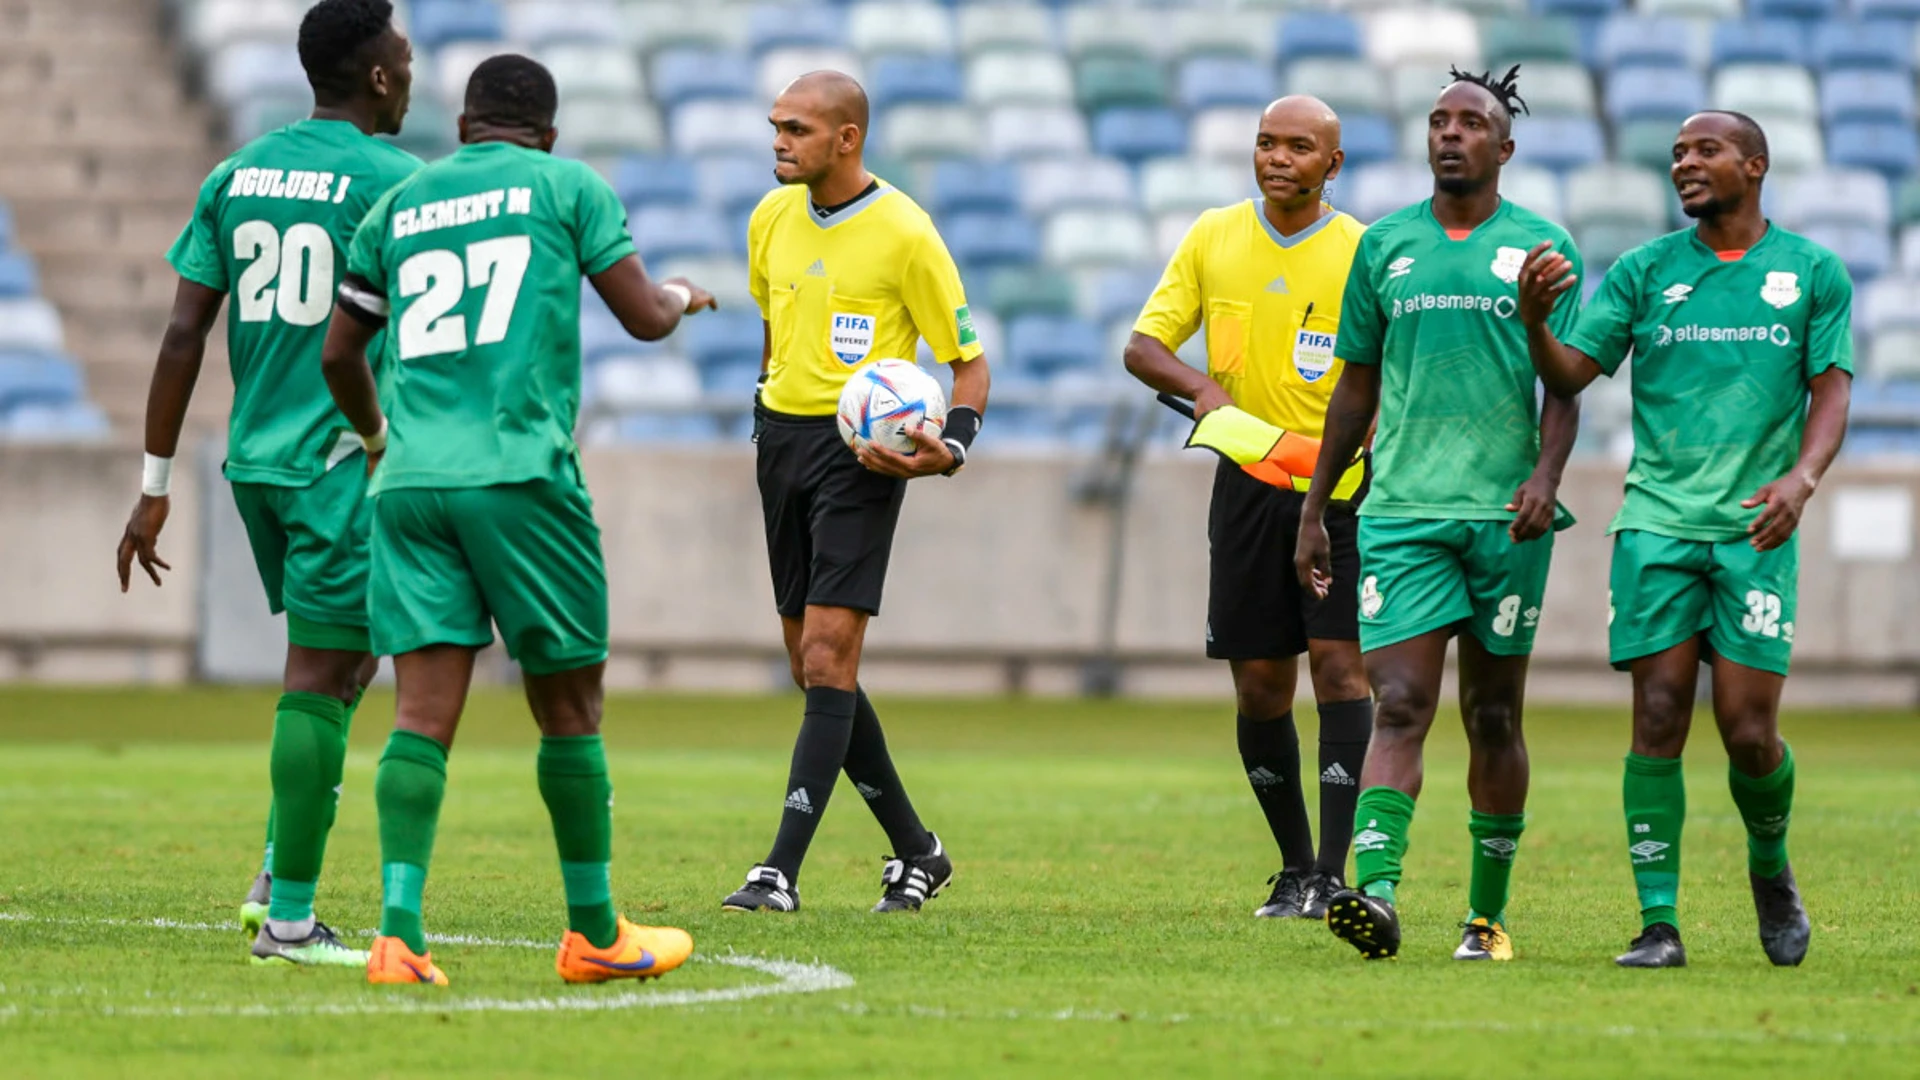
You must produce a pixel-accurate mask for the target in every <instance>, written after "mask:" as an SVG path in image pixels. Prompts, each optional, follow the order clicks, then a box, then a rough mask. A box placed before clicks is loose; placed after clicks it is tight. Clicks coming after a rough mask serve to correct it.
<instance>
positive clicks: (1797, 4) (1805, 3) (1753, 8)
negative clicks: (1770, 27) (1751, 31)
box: [1747, 0, 1840, 23]
mask: <svg viewBox="0 0 1920 1080" xmlns="http://www.w3.org/2000/svg"><path fill="white" fill-rule="evenodd" d="M1747 13H1748V14H1749V15H1751V16H1752V17H1753V18H1756V19H1793V20H1796V21H1799V22H1802V23H1810V22H1817V21H1820V20H1823V19H1832V18H1834V17H1836V16H1838V15H1839V14H1840V0H1747Z"/></svg>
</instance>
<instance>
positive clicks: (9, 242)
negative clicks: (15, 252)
mask: <svg viewBox="0 0 1920 1080" xmlns="http://www.w3.org/2000/svg"><path fill="white" fill-rule="evenodd" d="M13 244H14V237H13V207H11V206H8V205H7V200H5V199H0V251H5V250H7V249H8V248H10V247H12V246H13Z"/></svg>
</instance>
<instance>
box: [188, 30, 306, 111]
mask: <svg viewBox="0 0 1920 1080" xmlns="http://www.w3.org/2000/svg"><path fill="white" fill-rule="evenodd" d="M207 89H208V91H209V92H210V93H211V95H212V97H213V99H214V100H215V101H218V102H219V103H220V104H221V105H224V106H233V105H237V104H239V103H241V102H243V101H246V100H247V99H248V98H256V97H265V96H279V97H294V98H297V97H300V96H301V95H303V94H304V95H307V97H308V99H309V100H311V98H312V94H313V91H312V89H311V88H310V87H309V86H308V85H307V73H306V72H305V71H304V70H302V69H301V67H300V54H299V53H298V52H297V51H295V49H294V47H293V44H292V42H291V41H285V42H280V43H270V42H265V41H240V42H235V43H234V44H232V45H228V46H225V47H223V48H222V49H220V51H218V52H216V53H215V54H214V55H213V60H212V61H211V62H210V63H209V64H208V65H207Z"/></svg>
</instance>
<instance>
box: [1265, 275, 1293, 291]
mask: <svg viewBox="0 0 1920 1080" xmlns="http://www.w3.org/2000/svg"><path fill="white" fill-rule="evenodd" d="M1267 291H1268V292H1270V293H1286V292H1288V291H1289V290H1288V289H1287V279H1286V278H1285V277H1277V278H1274V279H1273V280H1272V281H1269V282H1267Z"/></svg>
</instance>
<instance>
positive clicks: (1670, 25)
mask: <svg viewBox="0 0 1920 1080" xmlns="http://www.w3.org/2000/svg"><path fill="white" fill-rule="evenodd" d="M1694 37H1695V33H1694V25H1693V24H1692V23H1689V22H1688V21H1687V20H1685V19H1679V18H1671V17H1661V16H1649V15H1644V14H1628V13H1625V12H1622V13H1621V14H1618V15H1614V16H1611V17H1609V18H1608V19H1607V21H1606V22H1604V23H1601V24H1600V36H1599V38H1598V39H1597V40H1596V41H1595V43H1594V61H1595V66H1596V67H1598V68H1599V69H1601V70H1603V71H1610V70H1611V69H1613V68H1620V67H1663V68H1686V67H1692V66H1693V65H1694V62H1695V59H1696V57H1695V53H1694V40H1693V39H1694Z"/></svg>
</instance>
